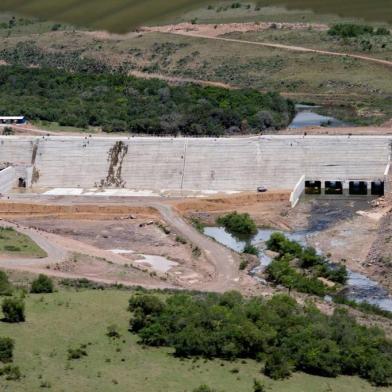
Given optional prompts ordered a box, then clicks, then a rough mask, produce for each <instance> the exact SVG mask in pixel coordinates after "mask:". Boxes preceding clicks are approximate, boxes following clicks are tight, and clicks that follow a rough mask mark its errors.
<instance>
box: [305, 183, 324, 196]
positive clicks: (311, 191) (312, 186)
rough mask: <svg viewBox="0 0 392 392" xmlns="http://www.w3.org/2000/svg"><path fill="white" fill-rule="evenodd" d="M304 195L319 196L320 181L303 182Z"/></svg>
mask: <svg viewBox="0 0 392 392" xmlns="http://www.w3.org/2000/svg"><path fill="white" fill-rule="evenodd" d="M305 194H306V195H320V194H321V181H305Z"/></svg>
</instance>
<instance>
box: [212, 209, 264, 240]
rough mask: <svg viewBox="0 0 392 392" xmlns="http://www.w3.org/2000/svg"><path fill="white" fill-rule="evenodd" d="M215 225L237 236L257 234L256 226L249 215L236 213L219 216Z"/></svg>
mask: <svg viewBox="0 0 392 392" xmlns="http://www.w3.org/2000/svg"><path fill="white" fill-rule="evenodd" d="M216 223H217V224H218V225H220V226H223V227H224V228H225V229H226V230H227V231H229V232H230V233H233V234H235V235H238V236H251V235H254V234H256V233H257V226H256V223H255V222H254V221H253V219H252V218H251V217H250V215H249V214H247V213H244V214H239V213H238V212H237V211H234V212H231V213H229V214H226V215H223V216H220V217H219V218H218V219H217V220H216Z"/></svg>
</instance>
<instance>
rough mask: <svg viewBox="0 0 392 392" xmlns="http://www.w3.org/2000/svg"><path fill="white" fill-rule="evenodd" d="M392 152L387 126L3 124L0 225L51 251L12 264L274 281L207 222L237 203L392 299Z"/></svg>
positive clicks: (137, 277) (91, 273)
mask: <svg viewBox="0 0 392 392" xmlns="http://www.w3.org/2000/svg"><path fill="white" fill-rule="evenodd" d="M390 154H391V138H390V136H388V135H381V136H370V135H368V136H360V135H350V134H348V135H347V134H346V135H317V134H316V135H313V134H309V135H307V134H302V135H300V134H297V135H266V136H257V137H237V138H216V139H211V138H147V137H146V138H142V137H101V136H91V135H90V136H28V135H23V136H2V137H0V157H1V162H0V164H1V171H0V193H1V203H0V217H1V218H2V222H1V225H2V226H3V227H9V226H10V225H11V226H12V227H14V228H15V229H17V230H18V231H20V232H22V233H24V234H26V235H28V236H29V237H30V238H31V239H32V240H33V241H34V242H36V243H37V244H38V245H39V246H40V247H41V248H42V249H43V250H44V251H45V252H46V254H47V257H43V258H39V259H36V258H26V257H19V256H17V255H12V254H8V255H4V254H3V255H2V256H0V260H1V264H2V266H3V267H4V268H7V269H10V270H17V271H28V272H33V273H42V272H43V273H45V274H48V275H51V276H54V277H58V278H71V279H81V278H86V279H89V280H92V281H95V282H98V283H102V284H122V285H125V286H143V287H147V288H178V289H181V288H186V289H192V290H203V291H220V292H223V291H227V290H229V289H237V290H240V291H242V292H244V293H248V294H252V293H263V294H265V293H268V292H274V291H275V290H276V288H274V287H272V286H270V285H269V284H268V283H267V282H265V281H264V280H263V279H262V272H260V273H259V276H258V275H257V271H260V269H258V268H257V267H258V265H259V264H260V260H258V259H257V257H255V256H250V255H244V254H242V253H241V251H240V249H237V248H236V246H235V244H234V246H233V244H230V243H227V242H225V241H227V239H226V240H225V238H223V239H222V238H220V237H219V235H218V236H215V237H214V235H209V233H208V230H206V229H204V227H206V228H209V227H210V228H211V227H212V228H213V227H214V226H216V218H217V217H219V216H220V215H222V214H224V213H227V212H232V211H238V212H246V213H249V214H250V215H251V216H252V218H253V219H254V220H255V221H256V223H257V225H258V226H259V227H261V228H262V229H260V232H259V235H260V236H261V237H263V236H266V235H267V234H268V233H271V232H272V231H273V230H279V231H283V232H286V233H288V234H290V233H294V235H295V234H296V233H297V234H298V233H299V235H302V236H303V238H306V242H307V243H309V244H311V245H312V246H314V247H316V248H317V249H318V250H320V251H322V252H323V253H324V254H329V255H330V256H331V259H332V260H334V261H336V262H339V263H342V262H343V263H344V264H345V265H346V266H347V267H348V268H349V269H350V271H352V273H353V274H355V273H359V274H362V275H361V276H363V277H366V278H371V279H374V281H375V282H377V285H379V286H377V290H375V289H374V287H373V286H371V287H372V290H370V291H369V294H368V296H369V298H367V299H368V300H369V301H372V300H374V301H378V297H380V298H381V300H382V301H387V302H386V307H387V308H389V306H391V304H390V302H388V301H390V300H389V299H388V298H389V297H388V295H387V294H386V293H385V292H384V291H383V290H384V288H387V289H388V288H391V287H392V279H391V278H390V274H388V273H386V272H387V271H388V268H389V267H388V265H389V264H388V262H385V261H386V260H388V259H389V257H390V249H388V245H387V244H388V240H387V239H386V236H388V234H387V233H388V225H389V223H390V215H389V209H390V208H389V207H388V204H387V202H386V201H385V200H387V199H388V192H389V189H390V186H389V170H390ZM260 188H262V189H263V192H258V190H259V191H260ZM195 222H197V223H198V224H199V225H200V226H202V229H200V227H199V228H198V227H195V224H194V223H195ZM196 226H197V225H196ZM263 228H266V230H267V231H265V232H263ZM218 234H219V233H218ZM226 234H227V233H226ZM226 234H224V236H225V235H226ZM210 237H213V238H210ZM266 239H267V238H264V241H265V240H266ZM380 241H381V242H385V243H386V245H385V246H383V247H379V246H377V244H378V243H379V242H380ZM262 243H263V241H261V242H259V243H257V245H258V246H261V248H262ZM244 258H245V259H247V265H248V267H247V268H245V269H240V268H239V266H240V264H241V261H243V260H244ZM260 259H261V260H262V257H261V258H260ZM362 283H363V282H362ZM372 283H374V282H373V281H372ZM355 289H357V288H356V287H354V290H355ZM367 289H368V288H367ZM380 293H383V294H382V295H381V294H380ZM362 294H363V293H362ZM362 294H361V295H362ZM373 297H374V298H373Z"/></svg>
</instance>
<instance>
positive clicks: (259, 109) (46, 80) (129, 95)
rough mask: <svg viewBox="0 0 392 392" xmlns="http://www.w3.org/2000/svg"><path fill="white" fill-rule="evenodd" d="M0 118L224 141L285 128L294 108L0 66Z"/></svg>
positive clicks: (254, 96) (146, 83)
mask: <svg viewBox="0 0 392 392" xmlns="http://www.w3.org/2000/svg"><path fill="white" fill-rule="evenodd" d="M0 87H1V89H0V108H1V109H0V114H10V113H17V114H23V115H25V116H27V118H29V119H31V120H43V121H49V122H58V123H59V124H60V125H66V126H75V127H88V126H102V128H103V130H104V131H107V132H119V131H125V132H132V133H139V134H155V135H176V134H186V135H196V136H197V135H200V136H201V135H223V134H225V133H226V132H232V133H238V132H258V131H260V130H263V129H267V128H272V129H277V128H281V127H284V126H286V125H288V123H289V122H290V120H291V118H292V117H293V115H294V111H295V109H294V105H293V103H292V102H291V101H288V100H286V99H284V98H282V97H281V96H280V95H279V94H276V93H268V94H261V93H259V92H258V91H256V90H227V89H221V88H215V87H201V86H196V85H186V86H169V85H168V84H167V83H166V82H163V81H158V80H141V79H136V78H130V77H127V76H123V75H120V74H116V75H114V74H107V73H105V74H90V73H72V74H71V73H67V72H65V71H63V70H58V69H57V70H56V69H51V70H49V69H31V68H30V69H25V68H19V67H11V66H2V67H0Z"/></svg>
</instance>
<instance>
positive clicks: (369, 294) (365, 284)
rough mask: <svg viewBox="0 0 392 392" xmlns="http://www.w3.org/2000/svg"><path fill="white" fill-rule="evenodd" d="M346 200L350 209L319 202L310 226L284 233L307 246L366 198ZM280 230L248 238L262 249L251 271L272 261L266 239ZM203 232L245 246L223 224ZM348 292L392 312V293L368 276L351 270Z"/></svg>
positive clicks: (231, 245) (238, 248) (234, 245)
mask: <svg viewBox="0 0 392 392" xmlns="http://www.w3.org/2000/svg"><path fill="white" fill-rule="evenodd" d="M347 203H349V204H350V205H351V208H347V209H343V210H342V208H341V207H342V206H341V202H338V203H331V202H326V201H324V202H323V201H320V202H317V203H316V205H317V208H315V210H316V211H315V213H314V214H312V218H311V219H310V224H309V227H307V228H306V229H303V230H298V231H293V232H285V233H284V234H285V236H286V237H287V238H289V239H291V240H294V241H297V242H299V243H301V244H302V245H306V244H307V243H308V241H309V239H310V238H311V236H313V235H315V234H317V233H319V232H320V231H322V230H325V229H326V228H328V227H329V226H330V225H332V224H336V222H337V219H339V218H342V219H344V218H347V217H349V215H350V214H351V213H353V211H355V210H357V208H358V204H359V205H362V204H364V205H365V204H366V203H367V201H366V200H359V201H358V202H357V203H355V202H354V203H353V202H351V201H347ZM339 211H340V213H339ZM317 217H320V219H317ZM277 231H278V230H271V229H259V230H258V232H257V234H256V235H255V236H253V237H252V238H251V239H250V240H249V242H250V243H251V244H252V245H254V246H256V247H257V248H258V249H259V251H260V255H259V260H260V265H259V266H258V267H256V268H255V269H254V270H253V271H252V274H256V273H258V272H262V271H263V270H264V269H265V268H266V267H267V266H268V265H269V263H271V261H272V260H271V258H270V257H268V255H267V254H266V253H265V251H266V241H267V240H268V239H269V238H270V236H271V234H272V233H274V232H277ZM204 234H206V235H207V236H209V237H212V238H214V239H215V240H216V241H217V242H219V243H221V244H223V245H225V246H227V247H228V248H230V249H233V250H234V251H236V252H239V253H241V252H242V251H243V250H244V247H245V245H246V241H244V240H240V239H238V238H236V237H235V236H233V235H232V234H230V233H228V232H227V231H226V230H225V229H224V228H222V227H206V228H205V229H204ZM345 292H346V296H347V298H349V299H352V300H354V301H358V302H363V301H366V302H368V303H371V304H375V305H378V306H379V307H380V308H381V309H384V310H389V311H392V296H390V295H389V294H388V292H387V291H386V290H385V289H383V288H382V287H381V286H380V285H379V284H378V283H376V282H374V281H372V280H371V279H369V278H368V277H366V276H365V275H362V274H359V273H356V272H352V271H349V279H348V282H347V287H346V290H345Z"/></svg>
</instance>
